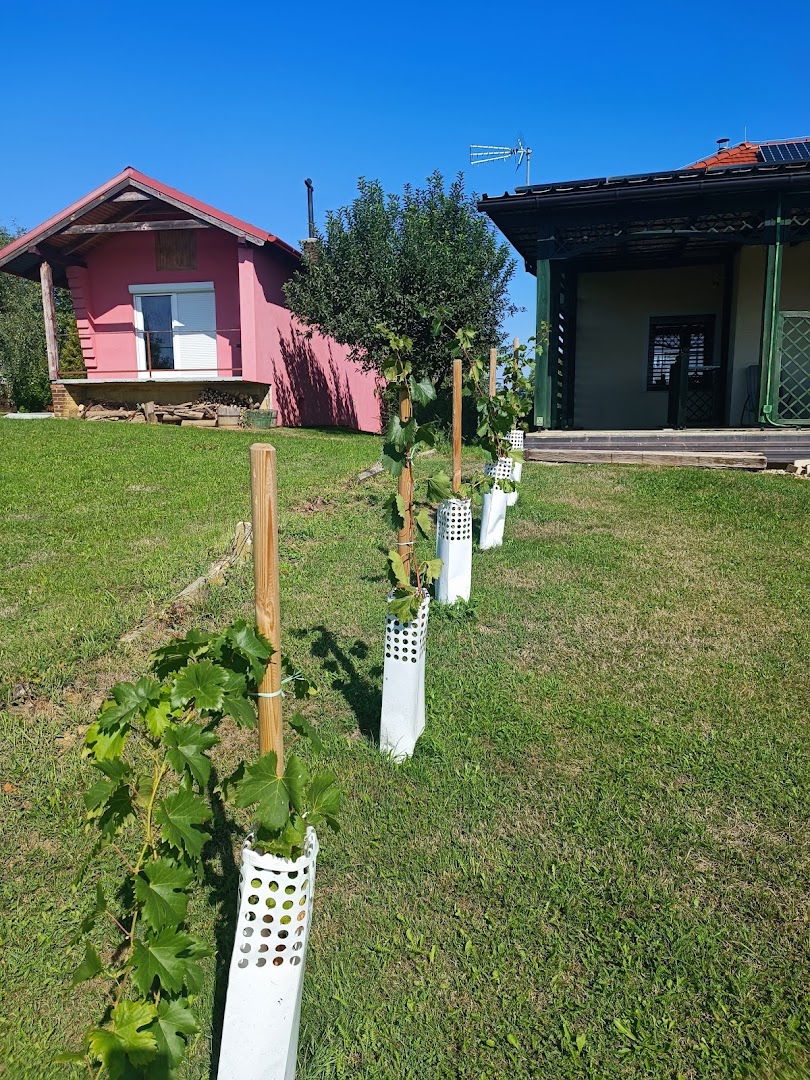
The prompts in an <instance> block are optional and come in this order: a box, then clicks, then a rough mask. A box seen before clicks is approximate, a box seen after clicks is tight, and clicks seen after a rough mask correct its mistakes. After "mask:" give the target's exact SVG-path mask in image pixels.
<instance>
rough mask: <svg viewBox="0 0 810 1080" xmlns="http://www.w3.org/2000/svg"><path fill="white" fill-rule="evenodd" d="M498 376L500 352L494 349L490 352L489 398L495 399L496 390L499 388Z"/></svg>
mask: <svg viewBox="0 0 810 1080" xmlns="http://www.w3.org/2000/svg"><path fill="white" fill-rule="evenodd" d="M497 374H498V350H497V349H495V348H492V349H490V350H489V396H490V397H495V390H496V388H497V381H496V380H497Z"/></svg>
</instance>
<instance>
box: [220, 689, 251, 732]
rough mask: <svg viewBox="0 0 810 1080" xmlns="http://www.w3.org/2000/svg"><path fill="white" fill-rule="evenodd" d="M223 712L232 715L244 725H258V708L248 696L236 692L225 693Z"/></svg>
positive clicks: (238, 722)
mask: <svg viewBox="0 0 810 1080" xmlns="http://www.w3.org/2000/svg"><path fill="white" fill-rule="evenodd" d="M222 712H223V713H224V714H225V716H230V717H232V718H233V719H234V720H235V721H236V722H237V724H240V725H241V726H242V727H250V728H252V727H255V726H256V710H255V709H254V707H253V705H252V704H251V703H250V702H249V701H248V700H247V698H244V697H239V696H237V695H236V694H225V696H224V697H223V699H222Z"/></svg>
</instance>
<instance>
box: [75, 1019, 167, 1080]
mask: <svg viewBox="0 0 810 1080" xmlns="http://www.w3.org/2000/svg"><path fill="white" fill-rule="evenodd" d="M155 1011H156V1010H155V1006H154V1005H152V1004H150V1003H147V1002H145V1001H119V1002H118V1004H117V1005H115V1006H114V1007H113V1010H112V1015H111V1016H110V1023H109V1024H108V1026H107V1027H103V1028H93V1029H92V1030H91V1031H90V1032H88V1036H87V1039H88V1043H89V1045H90V1052H91V1053H92V1054H93V1057H94V1058H96V1059H98V1060H99V1061H101V1062H102V1064H103V1065H104V1067H105V1068H106V1070H107V1072H108V1073H109V1075H110V1078H111V1080H123V1078H125V1077H127V1076H129V1075H131V1070H130V1069H129V1067H128V1066H129V1063H131V1064H132V1065H146V1064H147V1063H148V1062H149V1061H151V1060H152V1058H153V1057H154V1056H155V1053H156V1051H157V1042H156V1041H155V1036H154V1035H153V1034H152V1032H151V1031H148V1030H146V1031H144V1030H142V1029H143V1028H146V1027H147V1026H148V1025H149V1024H151V1023H152V1021H153V1020H154V1018H155Z"/></svg>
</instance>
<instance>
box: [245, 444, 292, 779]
mask: <svg viewBox="0 0 810 1080" xmlns="http://www.w3.org/2000/svg"><path fill="white" fill-rule="evenodd" d="M250 492H251V499H252V505H253V580H254V586H255V603H256V625H257V627H258V629H259V632H260V633H261V634H263V635H264V637H266V638H267V640H268V641H269V642H270V644H271V645H272V646H273V649H274V650H275V651H274V653H273V655H272V656H271V657H270V663H269V664H268V665H267V671H266V672H265V674H264V678H263V679H262V684H261V686H260V687H259V695H260V696H259V753H261V754H266V753H268V751H270V750H275V752H276V772H277V773H278V775H279V776H281V775H282V774H283V772H284V735H283V732H282V727H281V608H280V604H279V587H278V501H277V495H276V451H275V448H274V447H272V446H269V445H268V444H267V443H254V444H253V446H251V448H250Z"/></svg>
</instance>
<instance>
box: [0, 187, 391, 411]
mask: <svg viewBox="0 0 810 1080" xmlns="http://www.w3.org/2000/svg"><path fill="white" fill-rule="evenodd" d="M301 259H302V256H301V253H300V252H299V251H297V250H296V249H295V248H294V247H291V246H290V245H289V244H287V243H285V242H284V241H283V240H281V239H280V238H279V237H277V236H274V235H273V234H272V233H268V232H266V231H265V230H264V229H259V228H257V227H256V226H255V225H249V224H248V223H247V222H245V221H240V220H239V219H238V218H234V217H232V216H231V215H230V214H225V213H223V212H222V211H220V210H216V209H215V208H214V207H212V206H207V205H206V204H205V203H202V202H199V201H198V200H197V199H194V198H191V197H190V196H189V195H184V194H183V193H182V192H180V191H175V190H174V189H172V188H169V187H166V185H165V184H161V183H160V182H159V181H157V180H153V179H151V178H150V177H148V176H144V175H143V174H142V173H139V172H138V171H137V170H136V169H133V168H131V167H128V168H126V169H124V171H123V172H121V173H119V174H118V176H115V177H113V178H112V180H109V181H108V182H107V183H106V184H102V185H101V187H99V188H96V190H95V191H91V192H90V193H89V194H88V195H86V196H85V197H84V198H83V199H80V200H79V201H78V202H75V203H73V204H72V205H71V206H69V207H67V209H66V210H63V211H62V212H61V213H59V214H57V215H55V216H54V217H52V218H50V219H49V220H48V221H46V222H44V223H43V224H42V225H39V226H38V227H37V228H36V229H32V230H31V231H30V232H28V233H26V234H25V235H24V236H21V237H19V238H18V239H16V240H14V241H13V242H12V243H11V244H9V245H8V246H7V247H5V248H3V249H0V269H2V270H5V271H7V272H9V273H12V274H19V275H21V276H23V277H28V278H32V279H37V278H39V279H40V280H41V283H42V293H43V308H44V312H45V326H46V337H47V343H48V366H49V371H50V377H51V383H52V388H53V397H54V407H55V409H56V411H58V412H62V413H64V414H66V415H69V414H70V413H71V412H75V408H76V405H77V404H78V403H81V402H84V401H90V400H103V401H107V400H114V401H146V400H153V401H166V402H170V401H182V400H188V399H190V398H193V397H194V396H195V394H197V393H199V392H200V391H201V390H202V389H203V388H205V387H211V386H216V387H218V388H219V389H220V390H222V391H226V392H229V393H233V394H234V395H235V396H241V395H249V396H253V397H254V398H255V397H258V398H260V399H265V400H268V392H269V402H270V404H271V405H272V407H273V408H274V409H276V410H277V412H278V420H279V423H281V424H284V425H288V426H296V425H325V426H328V425H336V426H341V427H350V428H356V429H359V430H360V431H371V432H379V430H380V405H379V397H378V380H377V377H376V376H375V375H374V374H372V373H369V372H365V371H363V370H362V369H361V367H360V366H359V365H357V364H356V363H354V362H353V361H352V360H350V359H349V356H348V349H347V348H346V347H345V346H343V345H339V344H338V343H337V342H335V341H333V340H332V339H331V338H328V337H324V336H322V335H320V334H317V333H311V332H309V331H307V330H306V328H304V327H303V326H301V324H299V323H298V321H297V320H296V318H295V316H294V315H293V314H292V312H290V310H289V309H288V308H287V305H286V302H285V299H284V293H283V291H282V285H283V284H284V282H285V281H286V280H287V279H288V278H289V277H290V275H291V274H292V273H293V272H294V271H295V270H296V269H298V268H299V266H300V265H301ZM55 285H61V286H65V287H67V288H69V289H70V292H71V295H72V297H73V305H74V308H75V311H76V322H77V325H78V330H79V338H80V341H81V348H82V355H83V361H84V370H83V371H67V370H64V366H62V367H60V363H59V355H58V344H57V338H56V333H55V328H54V327H55V323H54V305H53V288H54V286H55ZM74 366H75V365H74Z"/></svg>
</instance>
